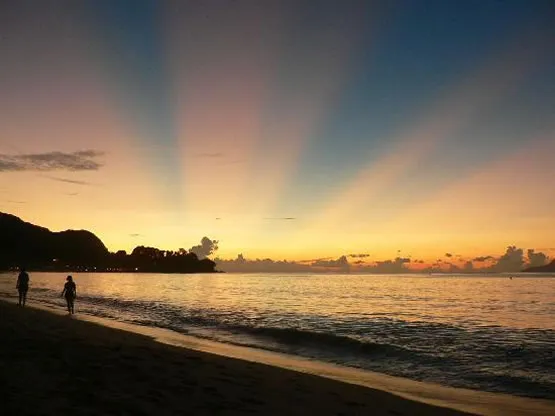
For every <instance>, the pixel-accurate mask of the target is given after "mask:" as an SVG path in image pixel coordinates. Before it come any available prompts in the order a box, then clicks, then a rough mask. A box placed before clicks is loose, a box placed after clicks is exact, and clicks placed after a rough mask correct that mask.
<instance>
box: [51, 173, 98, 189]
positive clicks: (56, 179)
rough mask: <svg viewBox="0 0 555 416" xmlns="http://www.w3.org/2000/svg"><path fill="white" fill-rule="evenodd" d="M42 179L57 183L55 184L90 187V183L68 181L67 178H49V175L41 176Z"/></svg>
mask: <svg viewBox="0 0 555 416" xmlns="http://www.w3.org/2000/svg"><path fill="white" fill-rule="evenodd" d="M41 176H42V177H43V178H47V179H50V180H52V181H57V182H65V183H71V184H73V185H84V186H90V185H92V184H91V183H90V182H86V181H79V180H76V179H68V178H59V177H56V176H50V175H41Z"/></svg>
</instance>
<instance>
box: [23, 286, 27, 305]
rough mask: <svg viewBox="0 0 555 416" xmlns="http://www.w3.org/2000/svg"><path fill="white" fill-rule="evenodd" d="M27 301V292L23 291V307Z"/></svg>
mask: <svg viewBox="0 0 555 416" xmlns="http://www.w3.org/2000/svg"><path fill="white" fill-rule="evenodd" d="M26 300H27V291H26V290H24V291H23V306H25V301H26Z"/></svg>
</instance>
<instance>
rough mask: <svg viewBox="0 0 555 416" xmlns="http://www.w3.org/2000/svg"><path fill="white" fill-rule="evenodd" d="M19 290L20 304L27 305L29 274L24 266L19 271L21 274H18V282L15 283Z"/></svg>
mask: <svg viewBox="0 0 555 416" xmlns="http://www.w3.org/2000/svg"><path fill="white" fill-rule="evenodd" d="M15 287H16V289H17V291H18V292H19V303H18V305H19V306H25V301H26V300H27V291H28V290H29V274H28V273H27V272H26V271H25V269H24V268H23V267H22V268H21V269H20V271H19V276H17V283H16V285H15Z"/></svg>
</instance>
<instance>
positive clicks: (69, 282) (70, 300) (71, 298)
mask: <svg viewBox="0 0 555 416" xmlns="http://www.w3.org/2000/svg"><path fill="white" fill-rule="evenodd" d="M62 296H63V297H65V298H66V302H67V311H68V312H69V313H71V314H74V313H75V310H74V308H73V304H74V302H75V298H76V297H77V286H76V285H75V282H74V281H73V277H71V276H68V277H67V278H66V284H65V285H64V290H62Z"/></svg>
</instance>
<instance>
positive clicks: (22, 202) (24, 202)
mask: <svg viewBox="0 0 555 416" xmlns="http://www.w3.org/2000/svg"><path fill="white" fill-rule="evenodd" d="M6 202H9V203H10V204H26V203H27V201H14V200H12V199H8V200H7V201H6Z"/></svg>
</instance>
